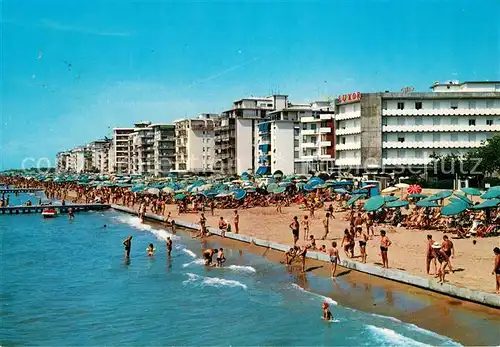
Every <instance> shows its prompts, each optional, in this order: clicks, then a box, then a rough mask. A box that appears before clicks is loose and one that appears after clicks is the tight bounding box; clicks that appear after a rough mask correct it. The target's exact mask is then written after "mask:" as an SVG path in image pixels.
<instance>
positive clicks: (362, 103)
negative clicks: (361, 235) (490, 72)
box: [336, 82, 500, 171]
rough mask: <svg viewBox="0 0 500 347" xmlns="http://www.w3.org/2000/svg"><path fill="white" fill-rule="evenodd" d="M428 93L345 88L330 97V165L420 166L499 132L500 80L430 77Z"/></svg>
mask: <svg viewBox="0 0 500 347" xmlns="http://www.w3.org/2000/svg"><path fill="white" fill-rule="evenodd" d="M431 89H432V91H431V92H423V93H422V92H406V93H391V92H383V93H366V94H365V93H351V94H346V95H343V96H341V97H339V98H338V99H337V101H336V113H337V115H336V140H337V144H336V153H337V160H336V165H337V166H339V167H341V168H355V169H362V170H364V171H366V170H376V171H380V170H382V169H384V170H389V171H391V170H394V169H396V168H401V167H409V168H410V167H413V168H420V167H421V168H424V167H425V166H426V165H427V164H429V163H430V162H431V161H432V158H433V157H434V156H436V155H441V156H445V155H448V154H454V155H462V154H465V153H466V152H468V151H469V150H471V149H473V148H477V147H479V146H481V144H482V143H483V141H485V140H487V139H489V138H491V137H493V136H494V135H497V134H499V133H500V82H463V83H459V82H447V83H439V82H436V83H434V85H433V86H432V87H431Z"/></svg>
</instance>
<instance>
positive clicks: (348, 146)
mask: <svg viewBox="0 0 500 347" xmlns="http://www.w3.org/2000/svg"><path fill="white" fill-rule="evenodd" d="M355 149H361V142H359V141H358V142H349V143H344V144H339V143H337V144H336V145H335V150H336V151H351V150H355Z"/></svg>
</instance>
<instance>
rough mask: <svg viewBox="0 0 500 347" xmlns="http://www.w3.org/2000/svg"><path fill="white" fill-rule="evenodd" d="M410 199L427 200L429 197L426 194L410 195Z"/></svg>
mask: <svg viewBox="0 0 500 347" xmlns="http://www.w3.org/2000/svg"><path fill="white" fill-rule="evenodd" d="M408 197H409V198H413V199H425V198H426V197H427V195H425V194H410V195H408Z"/></svg>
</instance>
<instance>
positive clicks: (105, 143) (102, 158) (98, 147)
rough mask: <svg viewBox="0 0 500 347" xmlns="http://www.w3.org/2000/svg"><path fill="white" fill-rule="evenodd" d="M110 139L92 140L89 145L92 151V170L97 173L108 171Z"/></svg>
mask: <svg viewBox="0 0 500 347" xmlns="http://www.w3.org/2000/svg"><path fill="white" fill-rule="evenodd" d="M110 144H111V140H110V139H104V140H96V141H92V142H90V143H89V144H88V145H87V148H88V150H89V151H90V156H91V164H90V171H91V172H95V173H97V172H98V173H100V174H101V175H102V174H105V173H108V170H109V168H108V154H109V146H110Z"/></svg>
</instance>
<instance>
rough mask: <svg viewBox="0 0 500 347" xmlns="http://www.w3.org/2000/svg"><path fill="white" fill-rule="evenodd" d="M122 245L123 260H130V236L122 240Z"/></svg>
mask: <svg viewBox="0 0 500 347" xmlns="http://www.w3.org/2000/svg"><path fill="white" fill-rule="evenodd" d="M123 245H124V246H125V258H130V249H131V248H132V236H128V237H127V238H126V239H125V240H123Z"/></svg>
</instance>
